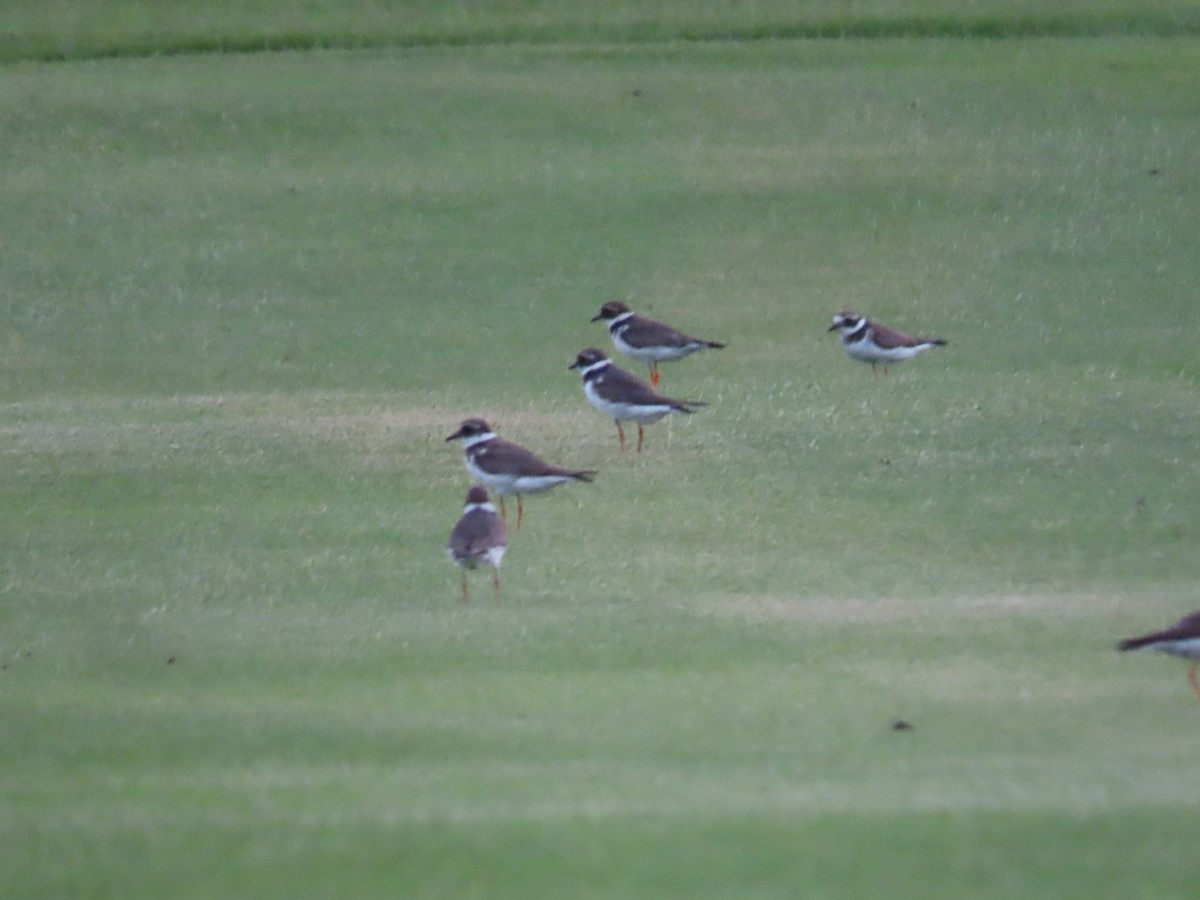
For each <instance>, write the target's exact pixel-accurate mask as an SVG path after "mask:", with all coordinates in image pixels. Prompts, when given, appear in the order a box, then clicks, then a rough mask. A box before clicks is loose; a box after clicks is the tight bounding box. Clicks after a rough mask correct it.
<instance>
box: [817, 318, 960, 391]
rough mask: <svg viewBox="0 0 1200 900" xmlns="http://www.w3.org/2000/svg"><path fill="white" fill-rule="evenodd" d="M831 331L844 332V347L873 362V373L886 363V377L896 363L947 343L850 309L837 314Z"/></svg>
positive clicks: (858, 356)
mask: <svg viewBox="0 0 1200 900" xmlns="http://www.w3.org/2000/svg"><path fill="white" fill-rule="evenodd" d="M828 330H829V331H836V332H838V333H839V334H840V335H841V339H842V346H843V347H844V348H845V349H846V352H847V353H848V354H850V356H851V357H852V358H853V359H857V360H861V361H862V362H869V363H870V364H871V374H872V375H874V374H875V366H876V365H880V364H882V366H883V374H884V376H885V377H886V376H887V372H888V366H890V365H891V364H892V363H897V362H901V361H903V360H906V359H912V358H913V357H914V356H916V355H917V354H918V353H920V352H922V351H923V350H928V349H929V348H930V347H943V346H945V344H946V342H945V341H943V340H942V339H941V338H923V337H911V336H909V335H907V334H904V333H903V332H900V331H896V330H895V329H892V328H888V327H886V326H884V325H877V324H876V323H874V322H872V321H870V320H869V319H868V318H867V317H866V316H860V315H859V314H858V313H854V312H850V311H848V310H844V311H842V312H840V313H838V314H837V315H836V316H834V317H833V324H832V325H830V326H829V328H828Z"/></svg>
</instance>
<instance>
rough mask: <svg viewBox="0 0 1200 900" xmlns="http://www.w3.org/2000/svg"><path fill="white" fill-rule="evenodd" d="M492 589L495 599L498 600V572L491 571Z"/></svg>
mask: <svg viewBox="0 0 1200 900" xmlns="http://www.w3.org/2000/svg"><path fill="white" fill-rule="evenodd" d="M492 587H494V588H495V589H496V599H497V600H499V599H500V570H499V569H492Z"/></svg>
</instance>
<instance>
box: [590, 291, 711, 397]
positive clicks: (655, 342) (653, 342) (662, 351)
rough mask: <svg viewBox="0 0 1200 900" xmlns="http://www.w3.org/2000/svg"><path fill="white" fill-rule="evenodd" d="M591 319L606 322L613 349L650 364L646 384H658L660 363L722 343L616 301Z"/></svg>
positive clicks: (655, 385)
mask: <svg viewBox="0 0 1200 900" xmlns="http://www.w3.org/2000/svg"><path fill="white" fill-rule="evenodd" d="M592 321H593V322H601V321H603V322H605V323H607V324H608V333H609V334H610V335H611V336H612V341H613V343H614V344H615V345H616V347H617V349H618V350H620V351H621V352H622V353H624V354H625V355H626V356H628V357H631V358H633V359H636V360H638V361H639V362H644V363H646V364H647V365H648V366H649V367H650V383H651V384H652V385H653V386H654V387H658V382H659V374H658V364H659V363H660V362H670V361H672V360H676V359H683V358H684V357H685V356H690V355H691V354H693V353H695V352H696V351H697V350H705V349H710V348H711V349H715V350H720V349H721V348H723V347H725V346H726V345H725V344H723V343H721V342H720V341H706V340H704V339H703V338H694V337H689V336H688V335H686V334H682V333H680V332H678V331H676V330H675V329H674V328H672V327H671V326H670V325H664V324H663V323H662V322H655V321H654V320H653V319H647V318H646V317H645V316H639V315H638V314H637V313H635V312H632V311H631V310H630V309H629V307H628V306H626V305H625V304H624V303H622V302H621V301H620V300H610V301H609V302H608V303H605V304H604V305H603V306H602V307H600V312H599V313H597V314H596V315H595V316H593V317H592Z"/></svg>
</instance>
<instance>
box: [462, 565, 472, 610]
mask: <svg viewBox="0 0 1200 900" xmlns="http://www.w3.org/2000/svg"><path fill="white" fill-rule="evenodd" d="M462 588H463V603H466V602H467V600H469V599H470V596H469V595H468V594H467V570H466V569H463V584H462Z"/></svg>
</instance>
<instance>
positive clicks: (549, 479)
mask: <svg viewBox="0 0 1200 900" xmlns="http://www.w3.org/2000/svg"><path fill="white" fill-rule="evenodd" d="M446 440H448V441H462V444H463V448H464V459H465V462H466V464H467V471H468V472H470V473H471V476H472V477H473V478H474V479H475V480H476V481H477V482H479V483H480V484H482V485H484V486H486V487H489V488H491V489H492V490H493V491H495V492H496V494H497V496H499V497H500V514H501V515H502V516H504V517H505V518H506V519H507V516H508V511H507V510H506V509H505V508H504V498H505V497H507V496H510V495H512V494H516V495H517V527H518V528H520V527H521V519H522V518H523V517H524V515H525V507H524V504H522V503H521V495H522V494H538V493H541V492H542V491H548V490H550V488H552V487H557V486H558V485H560V484H564V483H566V482H568V481H591V480H592V476H593V475H595V474H596V473H595V472H593V471H590V470H575V469H560V468H559V467H558V466H552V465H550V464H549V463H547V462H545V461H544V460H543V459H541V457H539V456H536V455H535V454H533V453H531V452H530V451H529V450H526V449H525V448H524V447H522V446H521V445H520V444H514V443H513V442H512V441H506V440H504V439H503V438H501V437H498V436H497V435H496V432H494V431H492V428H491V426H490V425H488V423H487V422H485V421H483V419H467V420H465V421H464V422H463V423H462V424H461V425H460V426H459V427H458V431H456V432H454V434H452V435H450V436H449V437H448V438H446Z"/></svg>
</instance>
